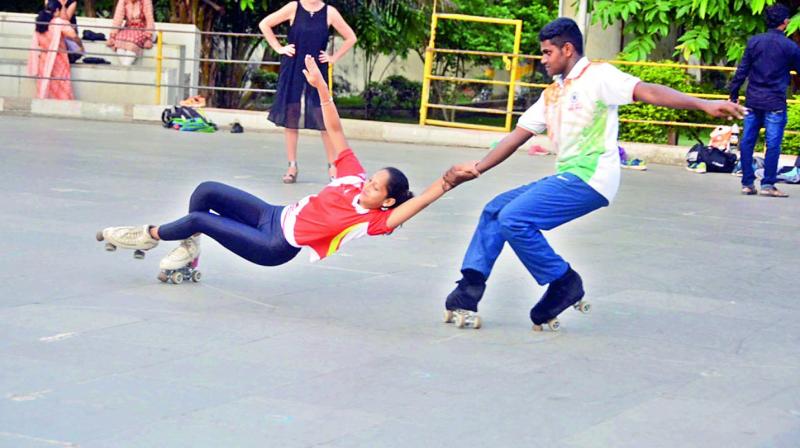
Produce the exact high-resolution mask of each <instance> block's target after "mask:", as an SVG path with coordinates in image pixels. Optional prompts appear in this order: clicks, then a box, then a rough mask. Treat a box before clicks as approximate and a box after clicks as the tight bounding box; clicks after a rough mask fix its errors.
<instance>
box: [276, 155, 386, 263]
mask: <svg viewBox="0 0 800 448" xmlns="http://www.w3.org/2000/svg"><path fill="white" fill-rule="evenodd" d="M334 163H335V165H336V172H337V174H338V177H337V178H336V179H334V180H333V181H331V183H329V184H328V185H327V186H326V187H325V188H323V189H322V191H320V192H319V193H318V194H315V195H311V196H306V197H305V198H303V199H301V200H300V201H298V202H297V203H296V204H293V205H290V206H288V207H286V208H284V209H283V212H282V216H281V223H282V225H283V234H284V236H285V237H286V241H288V242H289V244H291V245H292V246H294V247H304V246H308V247H310V248H311V249H312V253H311V260H312V261H316V260H319V259H322V258H325V257H327V256H328V255H331V254H332V253H334V252H336V251H337V250H339V248H340V247H342V244H345V243H347V242H348V241H352V240H354V239H356V238H361V237H362V236H366V235H369V236H376V235H385V234H389V233H392V231H393V230H394V229H392V228H390V227H389V226H388V225H386V220H387V219H389V215H391V210H369V209H366V208H363V207H361V206H360V205H359V204H358V197H359V195H360V194H361V190H362V189H363V188H364V182H366V179H367V174H366V173H365V172H364V167H362V166H361V163H360V162H359V161H358V159H357V158H356V155H355V154H354V153H353V151H352V150H350V149H347V150H344V151H342V152H341V153H340V154H339V158H338V159H336V162H334Z"/></svg>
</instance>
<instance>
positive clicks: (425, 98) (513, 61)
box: [419, 2, 522, 132]
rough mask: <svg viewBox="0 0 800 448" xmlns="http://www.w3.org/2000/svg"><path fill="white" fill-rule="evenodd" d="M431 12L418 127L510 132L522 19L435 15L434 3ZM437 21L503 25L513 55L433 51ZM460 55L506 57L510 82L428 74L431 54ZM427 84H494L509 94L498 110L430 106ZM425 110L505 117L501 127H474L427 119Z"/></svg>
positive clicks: (467, 124) (429, 88)
mask: <svg viewBox="0 0 800 448" xmlns="http://www.w3.org/2000/svg"><path fill="white" fill-rule="evenodd" d="M433 9H434V13H433V15H432V17H431V38H430V41H429V42H428V48H426V50H425V68H424V70H425V74H424V76H423V79H422V100H421V104H420V108H419V124H420V125H422V126H424V125H426V124H430V125H434V126H449V127H457V128H464V129H477V130H489V131H505V132H508V131H510V130H511V124H512V123H511V122H512V119H513V112H514V93H513V92H514V85H515V82H516V80H515V78H516V75H517V66H518V64H519V57H520V55H519V45H520V41H521V40H522V20H517V19H496V18H491V17H479V16H468V15H463V14H439V13H437V12H436V3H435V2H434V8H433ZM439 20H458V21H463V22H474V23H489V24H493V25H505V26H509V25H510V26H513V27H514V52H513V53H500V52H483V51H470V50H450V49H437V48H436V27H437V25H438V24H439ZM437 52H438V53H461V54H472V55H488V56H501V57H503V58H509V57H510V71H511V80H510V81H489V80H479V79H469V78H457V77H452V76H434V75H433V74H432V71H433V57H434V55H435V53H437ZM431 81H449V82H480V83H484V84H494V85H507V86H508V87H509V92H511V93H510V94H509V96H508V101H507V103H506V108H505V110H498V109H486V108H477V107H466V106H451V105H445V104H431V103H430V92H431ZM428 109H440V110H461V111H470V112H483V113H490V114H497V115H505V117H506V121H505V125H504V126H488V125H478V124H471V123H457V122H450V121H444V120H434V119H430V118H428Z"/></svg>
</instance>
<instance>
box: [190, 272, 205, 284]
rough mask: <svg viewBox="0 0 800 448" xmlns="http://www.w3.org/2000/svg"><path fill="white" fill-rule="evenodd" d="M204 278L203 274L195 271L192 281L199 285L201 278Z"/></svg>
mask: <svg viewBox="0 0 800 448" xmlns="http://www.w3.org/2000/svg"><path fill="white" fill-rule="evenodd" d="M202 276H203V274H201V273H200V271H194V272H192V281H193V282H195V283H197V282H199V281H200V278H201V277H202Z"/></svg>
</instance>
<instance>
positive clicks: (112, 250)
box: [106, 243, 117, 252]
mask: <svg viewBox="0 0 800 448" xmlns="http://www.w3.org/2000/svg"><path fill="white" fill-rule="evenodd" d="M106 250H107V251H109V252H114V251H115V250H117V246H115V245H113V244H111V243H106Z"/></svg>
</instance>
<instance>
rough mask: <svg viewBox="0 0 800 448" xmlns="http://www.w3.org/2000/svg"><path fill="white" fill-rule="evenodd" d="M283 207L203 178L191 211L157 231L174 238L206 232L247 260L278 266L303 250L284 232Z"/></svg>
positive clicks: (164, 238) (193, 199) (168, 239)
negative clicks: (292, 243) (293, 244)
mask: <svg viewBox="0 0 800 448" xmlns="http://www.w3.org/2000/svg"><path fill="white" fill-rule="evenodd" d="M282 210H283V206H275V205H271V204H267V203H266V202H264V201H262V200H261V199H258V198H257V197H255V196H253V195H252V194H250V193H247V192H244V191H242V190H239V189H238V188H233V187H231V186H229V185H225V184H221V183H219V182H203V183H201V184H200V185H198V186H197V188H195V190H194V193H192V197H191V199H190V200H189V214H188V215H186V216H184V217H183V218H180V219H178V220H177V221H173V222H171V223H168V224H164V225H162V226H160V227H159V228H158V234H159V237H160V238H161V239H162V240H165V241H172V240H183V239H186V238H189V237H190V236H192V235H194V234H195V233H204V234H206V235H208V236H210V237H211V238H213V239H214V240H216V241H217V242H219V243H220V244H222V245H223V246H225V247H226V248H227V249H228V250H230V251H231V252H233V253H235V254H236V255H239V256H240V257H242V258H244V259H245V260H248V261H251V262H253V263H256V264H260V265H262V266H278V265H281V264H284V263H286V262H288V261H289V260H291V259H292V258H294V257H295V256H296V255H297V253H298V252H300V249H298V248H296V247H294V246H292V245H290V244H289V243H288V242H287V241H286V238H285V237H284V236H283V229H282V228H281V211H282ZM211 211H214V213H211Z"/></svg>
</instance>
